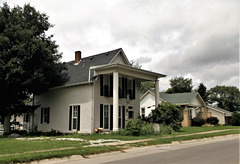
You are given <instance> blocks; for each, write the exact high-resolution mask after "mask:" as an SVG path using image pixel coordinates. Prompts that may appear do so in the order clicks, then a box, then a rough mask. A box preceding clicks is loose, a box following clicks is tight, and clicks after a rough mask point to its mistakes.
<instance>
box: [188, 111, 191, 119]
mask: <svg viewBox="0 0 240 164" xmlns="http://www.w3.org/2000/svg"><path fill="white" fill-rule="evenodd" d="M188 119H192V109H189V110H188Z"/></svg>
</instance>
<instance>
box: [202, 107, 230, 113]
mask: <svg viewBox="0 0 240 164" xmlns="http://www.w3.org/2000/svg"><path fill="white" fill-rule="evenodd" d="M207 108H208V109H212V110H214V111H216V112H219V113H222V114H225V115H232V114H233V112H230V111H228V110H225V109H221V108H218V107H214V106H207Z"/></svg>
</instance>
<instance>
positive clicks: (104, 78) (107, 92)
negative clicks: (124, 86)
mask: <svg viewBox="0 0 240 164" xmlns="http://www.w3.org/2000/svg"><path fill="white" fill-rule="evenodd" d="M100 95H101V96H106V97H112V96H113V76H112V75H100Z"/></svg>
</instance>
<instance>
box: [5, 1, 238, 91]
mask: <svg viewBox="0 0 240 164" xmlns="http://www.w3.org/2000/svg"><path fill="white" fill-rule="evenodd" d="M7 2H8V4H10V5H11V7H12V6H13V5H14V4H18V5H20V6H22V5H23V4H24V3H25V2H26V3H28V2H30V3H31V5H34V6H35V8H36V9H37V10H40V11H41V12H45V13H47V15H49V17H50V22H51V23H52V24H55V27H54V28H53V29H51V30H50V31H49V33H51V34H52V33H53V34H55V36H54V39H55V40H56V41H57V44H59V46H60V49H59V50H60V52H63V59H62V60H63V61H69V60H73V57H74V51H76V50H81V51H82V53H83V56H89V55H93V54H96V53H101V52H104V51H108V50H112V49H116V48H120V47H122V48H123V50H124V51H125V53H126V55H127V56H128V58H129V60H137V61H139V63H141V64H142V65H143V68H145V69H148V70H152V71H158V72H161V73H165V74H167V75H168V77H167V78H165V79H161V80H160V85H161V87H160V88H162V89H163V88H164V89H167V88H168V87H169V79H170V78H171V77H173V76H185V77H191V78H192V79H193V82H194V86H195V87H197V86H198V83H200V82H202V83H204V85H207V87H208V88H209V87H213V86H215V85H217V84H218V85H234V86H238V85H239V82H238V76H239V67H238V65H239V11H238V6H239V1H237V0H227V1H226V0H214V1H209V0H201V1H200V0H199V1H191V0H183V1H178V0H173V1H168V0H149V1H145V0H131V1H127V0H113V1H107V0H81V1H78V0H71V1H66V0H61V1H58V0H51V1H49V0H41V1H38V0H7Z"/></svg>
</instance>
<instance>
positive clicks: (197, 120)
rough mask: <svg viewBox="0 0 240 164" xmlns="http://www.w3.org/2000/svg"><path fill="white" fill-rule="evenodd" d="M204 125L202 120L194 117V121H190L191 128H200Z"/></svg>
mask: <svg viewBox="0 0 240 164" xmlns="http://www.w3.org/2000/svg"><path fill="white" fill-rule="evenodd" d="M204 124H205V120H204V119H203V118H200V117H194V119H193V120H192V125H193V126H202V125H204Z"/></svg>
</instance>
